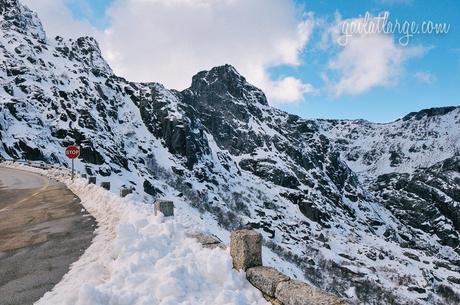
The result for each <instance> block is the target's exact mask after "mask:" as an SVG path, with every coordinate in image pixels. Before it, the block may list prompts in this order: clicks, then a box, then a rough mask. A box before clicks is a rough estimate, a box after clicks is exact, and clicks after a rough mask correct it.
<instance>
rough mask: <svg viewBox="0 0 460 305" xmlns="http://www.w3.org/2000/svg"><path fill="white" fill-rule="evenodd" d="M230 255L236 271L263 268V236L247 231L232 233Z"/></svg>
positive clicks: (253, 231)
mask: <svg viewBox="0 0 460 305" xmlns="http://www.w3.org/2000/svg"><path fill="white" fill-rule="evenodd" d="M230 255H231V256H232V258H233V267H234V268H235V269H236V270H246V269H248V268H251V267H257V266H262V235H261V234H260V233H258V232H257V231H255V230H246V229H245V230H238V231H234V232H232V235H231V237H230Z"/></svg>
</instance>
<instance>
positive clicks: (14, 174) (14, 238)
mask: <svg viewBox="0 0 460 305" xmlns="http://www.w3.org/2000/svg"><path fill="white" fill-rule="evenodd" d="M95 228H96V222H95V220H94V218H93V217H91V215H89V214H88V212H86V211H85V210H84V208H83V206H82V205H81V204H80V199H79V198H78V197H76V196H75V195H74V194H73V193H72V192H71V191H70V190H69V189H67V188H66V186H65V185H64V184H62V183H59V182H56V181H52V180H49V179H48V178H46V177H43V176H41V175H38V174H34V173H30V172H26V171H21V170H16V169H7V168H2V167H0V305H28V304H33V303H34V302H35V301H37V300H38V299H40V297H41V296H42V295H43V294H44V293H45V292H47V291H49V290H51V289H52V288H53V287H54V285H55V284H57V283H58V282H59V281H60V280H61V278H62V276H63V275H64V274H65V273H66V272H67V271H68V269H69V266H70V264H72V263H73V262H75V261H76V260H77V259H78V258H79V257H80V256H81V254H82V253H83V251H84V250H85V249H86V248H87V247H89V245H90V243H91V240H92V238H93V234H94V229H95Z"/></svg>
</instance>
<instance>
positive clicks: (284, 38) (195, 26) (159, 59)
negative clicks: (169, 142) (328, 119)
mask: <svg viewBox="0 0 460 305" xmlns="http://www.w3.org/2000/svg"><path fill="white" fill-rule="evenodd" d="M64 1H66V0H25V2H26V3H27V4H29V5H30V7H31V8H32V9H34V10H37V11H38V12H39V14H40V16H41V18H42V19H43V20H44V24H45V27H46V28H47V29H49V30H50V31H51V32H52V33H53V35H55V34H56V33H62V35H65V36H78V35H83V34H85V35H87V34H90V35H93V36H96V38H97V39H98V41H99V42H100V44H101V48H102V51H103V53H104V55H105V57H106V59H107V61H108V62H109V64H110V65H111V66H112V68H113V70H114V71H115V72H116V73H117V74H118V75H120V76H124V77H126V78H127V79H129V80H133V81H144V82H149V81H156V82H161V83H163V84H165V85H166V86H167V87H169V88H176V89H184V88H186V87H188V86H189V85H190V82H191V78H192V76H193V75H194V74H196V73H197V72H198V71H200V70H204V69H210V68H212V67H214V66H217V65H222V64H226V63H228V64H232V65H234V66H235V67H236V68H237V70H238V71H239V72H240V73H241V74H243V75H244V76H245V77H246V78H247V79H248V81H249V82H251V83H253V84H254V85H256V86H258V87H260V88H261V89H262V90H264V91H265V92H266V94H267V96H268V98H269V101H270V102H271V103H284V102H287V103H290V102H297V101H301V100H302V99H303V96H304V94H306V93H310V92H313V91H314V89H313V87H312V85H310V84H305V83H303V82H302V81H301V80H300V79H297V78H294V77H292V76H286V77H282V78H275V79H273V78H272V77H271V76H270V74H269V72H268V70H269V69H270V68H272V67H276V66H280V65H289V66H298V65H300V64H301V61H300V52H301V51H302V49H303V48H304V47H305V45H306V44H307V42H308V40H309V38H310V35H311V32H312V29H313V27H314V23H313V17H312V15H308V14H306V15H304V16H300V15H299V13H300V12H299V10H298V8H297V7H296V6H295V4H294V2H293V1H291V0H289V1H279V0H252V1H247V0H114V3H113V4H112V6H111V7H110V9H109V10H108V19H109V26H108V28H107V29H106V30H105V31H104V32H99V31H97V30H96V29H94V28H93V27H92V26H90V25H89V24H88V23H86V22H83V21H76V20H74V19H73V18H72V17H71V13H70V12H69V11H68V10H67V9H66V8H65V5H64ZM74 1H76V0H74ZM80 1H82V0H80ZM299 16H300V17H299Z"/></svg>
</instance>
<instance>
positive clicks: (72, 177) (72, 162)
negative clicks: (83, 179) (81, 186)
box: [72, 159, 73, 181]
mask: <svg viewBox="0 0 460 305" xmlns="http://www.w3.org/2000/svg"><path fill="white" fill-rule="evenodd" d="M72 181H73V159H72Z"/></svg>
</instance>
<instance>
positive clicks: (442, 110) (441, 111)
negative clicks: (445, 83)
mask: <svg viewBox="0 0 460 305" xmlns="http://www.w3.org/2000/svg"><path fill="white" fill-rule="evenodd" d="M455 110H460V107H458V106H450V107H435V108H429V109H423V110H420V111H417V112H411V113H409V114H407V115H406V116H404V117H403V118H402V120H403V121H407V120H410V119H414V120H420V119H422V118H425V117H433V116H443V115H445V114H448V113H450V112H452V111H455Z"/></svg>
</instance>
